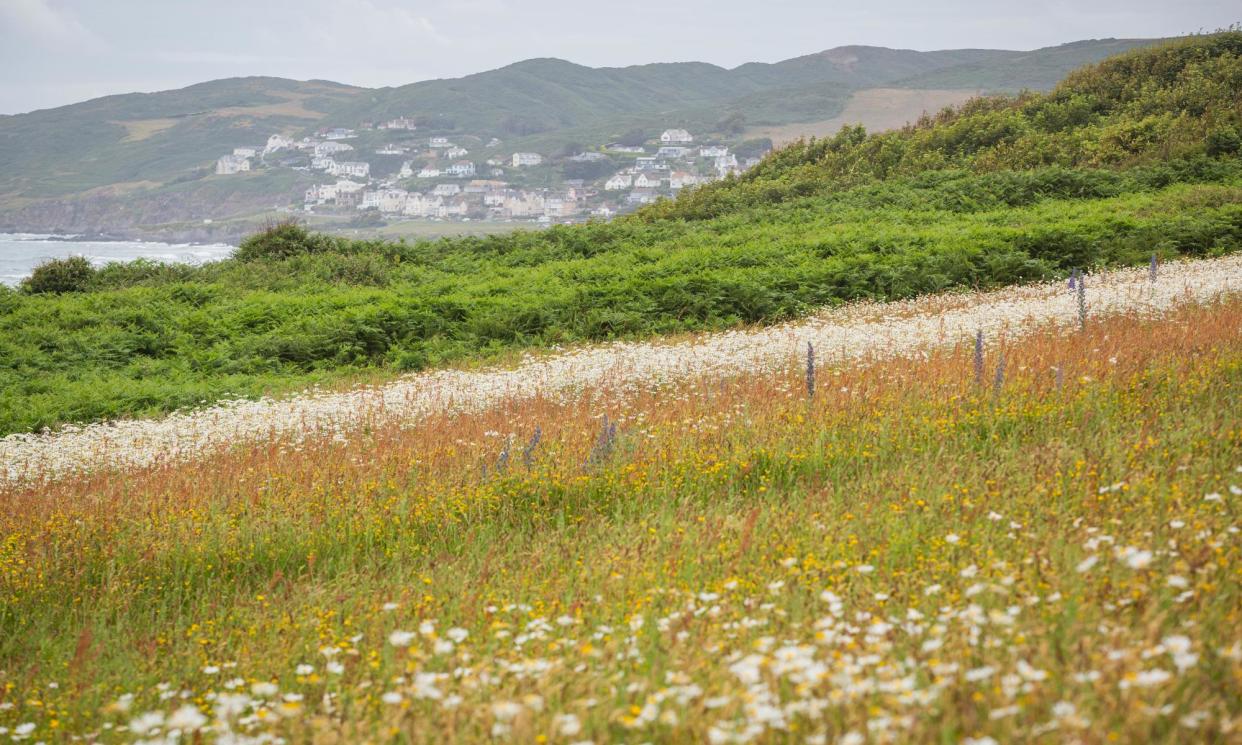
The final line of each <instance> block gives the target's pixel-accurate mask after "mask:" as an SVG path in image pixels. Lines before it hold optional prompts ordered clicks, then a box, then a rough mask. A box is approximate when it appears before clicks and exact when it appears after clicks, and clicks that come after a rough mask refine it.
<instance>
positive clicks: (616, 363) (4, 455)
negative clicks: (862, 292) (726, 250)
mask: <svg viewBox="0 0 1242 745" xmlns="http://www.w3.org/2000/svg"><path fill="white" fill-rule="evenodd" d="M1086 288H1087V289H1086V300H1087V307H1088V314H1089V316H1099V315H1103V314H1113V313H1121V312H1134V313H1146V314H1158V313H1160V312H1162V311H1164V310H1166V309H1168V308H1171V307H1173V306H1175V305H1178V304H1180V303H1184V302H1190V301H1203V300H1209V299H1211V298H1213V297H1217V296H1219V295H1221V294H1223V293H1230V292H1238V291H1242V256H1232V257H1227V258H1223V259H1216V260H1204V261H1192V262H1184V263H1178V264H1170V265H1165V266H1162V267H1161V268H1160V271H1159V276H1158V278H1157V280H1156V281H1155V282H1152V281H1151V279H1150V277H1149V275H1148V270H1147V269H1146V268H1144V269H1129V270H1121V271H1114V272H1109V273H1104V274H1099V275H1091V276H1088V277H1087V279H1086ZM1077 318H1078V307H1077V301H1076V298H1075V296H1074V294H1073V293H1071V292H1070V291H1069V290H1068V289H1067V288H1066V285H1065V283H1062V282H1057V283H1051V284H1042V285H1033V286H1026V287H1015V288H1008V289H1005V290H1000V291H996V292H990V293H950V294H945V295H938V296H930V297H925V298H920V299H917V300H912V301H905V302H896V303H885V304H877V303H860V304H854V305H849V306H845V307H842V308H838V309H834V310H830V311H826V312H824V313H821V314H818V315H816V316H813V317H811V318H807V319H803V320H800V321H798V322H795V323H789V324H784V325H780V326H773V327H769V328H761V329H742V330H737V331H730V332H724V333H717V334H705V335H701V336H698V337H695V338H693V339H690V340H682V341H673V342H668V341H665V342H661V341H658V340H657V341H650V342H641V343H639V342H635V343H615V344H606V345H599V346H593V347H585V348H582V349H577V350H573V351H570V352H565V353H561V354H556V355H551V356H539V357H531V358H529V359H528V360H527V361H525V362H523V363H522V364H519V365H517V366H514V367H512V368H505V369H499V368H497V369H490V370H483V371H458V370H443V371H436V372H428V373H422V374H418V375H414V376H408V377H404V378H400V379H398V380H395V381H393V382H391V383H387V384H384V385H381V386H376V387H370V388H364V389H359V390H354V391H349V392H345V393H311V394H306V395H303V396H300V397H295V398H289V399H283V400H273V399H260V400H257V401H239V402H232V403H228V404H224V405H220V406H215V407H212V408H208V409H203V410H198V411H189V412H184V413H177V414H173V415H170V416H167V417H164V418H162V419H152V420H128V421H120V422H113V423H101V424H91V425H86V426H82V427H69V428H65V429H64V430H61V431H58V432H55V433H50V434H18V435H10V436H8V437H5V438H3V439H0V464H3V465H2V467H0V483H4V482H19V481H21V482H28V481H39V480H46V479H54V478H58V477H62V476H65V475H69V474H73V473H80V472H85V471H90V470H94V469H99V468H133V467H143V466H150V465H156V464H159V463H164V462H176V461H183V460H187V459H190V458H194V457H196V456H199V455H202V454H207V453H212V452H218V451H219V450H221V449H224V448H229V447H234V446H237V445H244V444H246V443H255V442H262V441H265V440H269V439H272V438H285V439H292V440H297V439H302V438H307V437H319V436H336V437H346V438H347V437H348V436H349V434H350V433H351V432H354V431H357V430H358V429H359V428H360V427H364V426H367V425H373V424H379V423H381V422H387V423H391V422H393V421H398V422H401V423H414V422H416V421H417V420H418V419H419V418H420V417H421V416H423V415H425V414H426V413H428V412H432V411H440V410H445V409H449V410H462V411H466V410H478V409H481V408H484V407H487V406H489V405H492V404H495V403H497V402H499V401H502V400H505V399H509V398H514V397H518V398H520V397H527V396H532V395H536V394H539V395H556V394H558V393H567V392H572V391H574V390H579V389H581V388H583V387H587V386H598V385H609V386H617V385H628V384H637V385H649V384H651V383H658V382H661V381H666V380H673V379H677V378H682V377H687V376H692V375H704V374H706V375H730V374H736V373H741V372H748V371H764V370H773V369H779V368H782V367H784V366H787V365H790V364H791V363H793V360H794V359H795V358H796V357H797V356H799V355H801V354H802V353H804V350H805V348H806V343H807V342H808V341H809V342H812V343H814V345H815V347H816V350H817V357H818V358H819V359H820V360H821V362H822V363H823V364H826V365H831V364H833V363H834V362H840V361H846V360H859V359H864V358H868V357H882V356H889V355H902V354H910V353H916V352H918V351H920V350H923V349H928V348H931V347H934V346H943V345H952V344H955V343H959V342H963V341H968V340H970V339H972V338H973V336H974V334H975V332H976V331H977V330H980V329H981V330H983V332H984V334H985V336H986V337H987V338H988V340H989V342H991V341H993V340H995V339H996V338H997V337H998V335H999V334H1001V333H1004V334H1005V335H1007V336H1009V337H1011V338H1012V337H1014V336H1017V335H1020V334H1023V333H1025V332H1027V331H1029V330H1031V329H1033V328H1035V327H1037V326H1040V325H1043V324H1047V323H1057V324H1062V325H1064V326H1066V327H1067V328H1072V327H1073V326H1074V325H1075V324H1076V323H1077V322H1078V321H1077Z"/></svg>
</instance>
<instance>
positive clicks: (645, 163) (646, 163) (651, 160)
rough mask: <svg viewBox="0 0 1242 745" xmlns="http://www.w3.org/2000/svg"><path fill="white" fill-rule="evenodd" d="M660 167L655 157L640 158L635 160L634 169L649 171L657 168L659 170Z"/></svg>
mask: <svg viewBox="0 0 1242 745" xmlns="http://www.w3.org/2000/svg"><path fill="white" fill-rule="evenodd" d="M659 166H660V162H659V159H658V158H656V157H655V156H654V155H646V156H639V157H638V158H635V159H634V167H635V168H637V169H638V170H640V171H649V170H652V169H655V168H659Z"/></svg>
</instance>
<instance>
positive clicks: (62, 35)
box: [0, 0, 101, 47]
mask: <svg viewBox="0 0 1242 745" xmlns="http://www.w3.org/2000/svg"><path fill="white" fill-rule="evenodd" d="M0 17H3V18H4V19H5V21H6V22H7V23H8V24H9V25H10V26H11V27H12V28H15V29H17V30H19V31H20V32H21V33H23V34H25V35H28V36H31V37H34V38H36V39H38V40H40V41H45V42H62V43H63V42H72V43H75V44H87V45H90V46H96V47H97V46H101V42H100V40H99V37H97V36H95V34H93V33H91V31H90V29H88V28H86V26H83V25H82V22H81V21H79V20H78V19H77V17H76V16H75V15H74V14H73V13H72V12H71V11H69V10H67V9H64V8H60V7H57V6H56V5H55V4H54V3H53V2H52V1H51V0H0Z"/></svg>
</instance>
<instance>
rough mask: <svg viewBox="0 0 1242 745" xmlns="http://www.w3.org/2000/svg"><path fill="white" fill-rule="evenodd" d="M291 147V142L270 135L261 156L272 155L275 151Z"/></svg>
mask: <svg viewBox="0 0 1242 745" xmlns="http://www.w3.org/2000/svg"><path fill="white" fill-rule="evenodd" d="M291 147H293V140H291V139H289V138H288V137H284V136H282V135H272V136H271V137H269V138H267V145H266V146H264V148H263V154H264V155H266V154H267V153H274V152H276V151H277V150H285V149H288V148H291Z"/></svg>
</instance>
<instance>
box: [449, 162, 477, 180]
mask: <svg viewBox="0 0 1242 745" xmlns="http://www.w3.org/2000/svg"><path fill="white" fill-rule="evenodd" d="M445 173H447V174H448V175H450V176H453V177H455V178H474V164H473V163H471V162H470V161H468V160H460V161H458V162H456V163H454V164H453V165H451V166H449V167H448V168H447V169H445Z"/></svg>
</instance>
